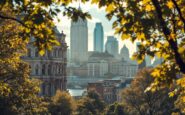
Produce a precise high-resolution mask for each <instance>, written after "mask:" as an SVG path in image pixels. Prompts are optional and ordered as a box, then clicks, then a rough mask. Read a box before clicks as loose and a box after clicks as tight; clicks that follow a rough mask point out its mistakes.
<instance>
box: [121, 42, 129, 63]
mask: <svg viewBox="0 0 185 115" xmlns="http://www.w3.org/2000/svg"><path fill="white" fill-rule="evenodd" d="M120 55H121V58H124V60H126V61H129V60H130V57H129V50H128V48H127V47H126V46H125V45H124V46H123V47H122V48H121V51H120Z"/></svg>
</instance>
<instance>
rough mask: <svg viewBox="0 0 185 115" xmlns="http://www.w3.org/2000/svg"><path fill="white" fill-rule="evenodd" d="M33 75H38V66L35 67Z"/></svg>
mask: <svg viewBox="0 0 185 115" xmlns="http://www.w3.org/2000/svg"><path fill="white" fill-rule="evenodd" d="M35 74H36V75H38V74H39V66H38V65H36V67H35Z"/></svg>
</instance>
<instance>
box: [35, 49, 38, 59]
mask: <svg viewBox="0 0 185 115" xmlns="http://www.w3.org/2000/svg"><path fill="white" fill-rule="evenodd" d="M38 56H39V52H38V49H35V57H38Z"/></svg>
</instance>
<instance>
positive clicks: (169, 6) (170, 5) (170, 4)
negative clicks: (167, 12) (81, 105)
mask: <svg viewBox="0 0 185 115" xmlns="http://www.w3.org/2000/svg"><path fill="white" fill-rule="evenodd" d="M166 5H167V6H168V8H170V9H172V8H173V7H174V6H173V2H172V1H168V2H167V3H166Z"/></svg>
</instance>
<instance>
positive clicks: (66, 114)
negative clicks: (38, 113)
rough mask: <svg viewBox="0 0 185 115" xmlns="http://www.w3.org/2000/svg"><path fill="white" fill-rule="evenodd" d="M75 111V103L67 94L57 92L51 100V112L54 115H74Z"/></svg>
mask: <svg viewBox="0 0 185 115" xmlns="http://www.w3.org/2000/svg"><path fill="white" fill-rule="evenodd" d="M74 110H75V103H74V100H73V99H72V97H71V96H70V94H69V93H67V92H61V91H60V90H57V92H56V94H55V96H53V97H52V99H51V104H50V107H49V111H50V113H51V114H52V115H72V113H73V112H74Z"/></svg>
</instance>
